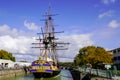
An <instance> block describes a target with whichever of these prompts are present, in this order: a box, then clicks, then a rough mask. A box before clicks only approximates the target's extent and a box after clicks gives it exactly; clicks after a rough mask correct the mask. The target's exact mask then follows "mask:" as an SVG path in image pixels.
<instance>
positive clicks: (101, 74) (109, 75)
mask: <svg viewBox="0 0 120 80" xmlns="http://www.w3.org/2000/svg"><path fill="white" fill-rule="evenodd" d="M79 71H81V72H82V73H89V74H92V75H95V76H99V77H105V78H110V79H112V78H114V77H119V78H120V71H116V70H101V69H91V68H79Z"/></svg>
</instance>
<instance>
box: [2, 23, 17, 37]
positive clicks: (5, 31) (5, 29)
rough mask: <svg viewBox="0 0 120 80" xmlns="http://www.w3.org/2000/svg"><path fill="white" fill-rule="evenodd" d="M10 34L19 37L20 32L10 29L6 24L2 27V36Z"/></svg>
mask: <svg viewBox="0 0 120 80" xmlns="http://www.w3.org/2000/svg"><path fill="white" fill-rule="evenodd" d="M8 34H9V35H11V36H14V37H15V36H17V35H18V31H17V29H15V28H13V29H10V27H9V26H8V25H6V24H4V25H2V26H0V36H2V35H8Z"/></svg>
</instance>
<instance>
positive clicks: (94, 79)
mask: <svg viewBox="0 0 120 80" xmlns="http://www.w3.org/2000/svg"><path fill="white" fill-rule="evenodd" d="M91 80H112V79H107V78H97V77H94V78H92V79H91ZM116 80H117V79H116Z"/></svg>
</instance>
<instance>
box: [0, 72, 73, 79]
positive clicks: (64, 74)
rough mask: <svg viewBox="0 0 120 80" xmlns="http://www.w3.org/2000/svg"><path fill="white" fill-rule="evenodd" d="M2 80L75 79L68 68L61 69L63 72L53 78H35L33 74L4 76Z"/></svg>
mask: <svg viewBox="0 0 120 80" xmlns="http://www.w3.org/2000/svg"><path fill="white" fill-rule="evenodd" d="M0 80H73V79H72V75H71V74H70V71H68V70H61V73H60V74H59V75H57V76H55V77H52V78H40V79H35V78H34V76H33V75H32V74H29V75H23V76H17V77H10V78H3V79H0Z"/></svg>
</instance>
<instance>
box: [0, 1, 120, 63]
mask: <svg viewBox="0 0 120 80" xmlns="http://www.w3.org/2000/svg"><path fill="white" fill-rule="evenodd" d="M49 6H51V12H52V13H53V14H58V15H56V16H53V19H54V20H53V23H54V25H55V30H56V31H64V33H62V34H58V35H56V36H57V37H59V38H60V39H61V41H64V42H69V43H70V45H69V46H68V50H66V51H58V56H59V60H60V61H63V62H64V61H68V62H71V61H73V60H74V57H75V56H76V55H77V54H78V52H79V50H80V49H81V48H83V47H85V46H92V45H93V46H100V47H103V48H105V49H106V50H111V49H115V48H118V47H120V37H119V35H120V16H119V14H120V0H0V49H4V50H6V51H9V52H12V53H13V55H14V56H15V57H16V59H17V61H19V60H28V61H33V60H35V59H37V58H38V55H39V50H37V49H36V50H33V49H31V48H30V47H31V43H32V42H34V39H35V37H36V33H37V32H40V28H41V27H44V21H42V20H44V19H45V16H44V15H45V13H46V12H47V10H48V7H49Z"/></svg>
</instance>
